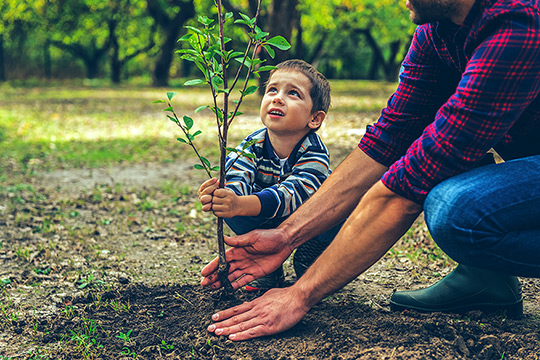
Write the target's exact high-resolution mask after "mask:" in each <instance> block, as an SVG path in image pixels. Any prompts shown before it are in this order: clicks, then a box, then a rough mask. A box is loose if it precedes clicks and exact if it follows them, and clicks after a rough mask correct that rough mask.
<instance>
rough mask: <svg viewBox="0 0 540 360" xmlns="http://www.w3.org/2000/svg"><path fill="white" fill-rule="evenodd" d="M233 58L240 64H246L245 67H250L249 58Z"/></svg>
mask: <svg viewBox="0 0 540 360" xmlns="http://www.w3.org/2000/svg"><path fill="white" fill-rule="evenodd" d="M234 60H236V61H238V62H239V63H240V64H244V66H246V67H250V66H251V60H250V59H247V58H246V60H245V61H242V60H244V59H243V58H242V59H239V58H236V59H234Z"/></svg>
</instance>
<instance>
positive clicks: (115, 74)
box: [109, 20, 122, 84]
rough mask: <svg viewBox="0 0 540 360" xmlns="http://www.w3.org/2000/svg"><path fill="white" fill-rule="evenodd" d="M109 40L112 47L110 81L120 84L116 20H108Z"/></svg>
mask: <svg viewBox="0 0 540 360" xmlns="http://www.w3.org/2000/svg"><path fill="white" fill-rule="evenodd" d="M109 41H110V43H111V47H112V54H111V81H112V83H113V84H120V74H121V72H122V62H121V61H120V45H119V44H118V37H117V36H116V21H114V20H110V21H109Z"/></svg>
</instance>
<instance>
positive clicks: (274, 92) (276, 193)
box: [199, 60, 339, 291]
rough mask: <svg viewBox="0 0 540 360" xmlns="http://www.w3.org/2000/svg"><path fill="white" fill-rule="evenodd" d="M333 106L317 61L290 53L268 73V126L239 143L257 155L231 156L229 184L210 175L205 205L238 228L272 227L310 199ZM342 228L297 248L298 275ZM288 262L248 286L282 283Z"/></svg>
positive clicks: (322, 175)
mask: <svg viewBox="0 0 540 360" xmlns="http://www.w3.org/2000/svg"><path fill="white" fill-rule="evenodd" d="M329 107H330V85H329V84H328V81H327V80H326V78H325V77H324V76H323V75H322V74H321V73H319V72H318V71H317V70H316V69H315V68H314V67H313V66H311V65H309V64H308V63H306V62H304V61H302V60H288V61H284V62H282V63H280V64H279V65H277V69H275V70H273V71H272V72H271V73H270V78H269V80H268V83H267V85H266V91H265V94H264V96H263V99H262V102H261V109H260V116H261V120H262V123H263V124H264V125H265V127H264V128H262V129H259V130H257V131H255V132H254V133H252V134H251V135H249V136H248V137H246V138H245V139H244V140H243V141H242V143H241V144H240V145H239V146H238V149H240V150H241V149H243V146H244V144H246V143H247V142H250V143H252V144H251V145H250V146H248V147H247V149H245V150H244V152H248V153H251V154H253V155H254V156H255V157H254V158H250V157H244V156H242V157H240V158H238V155H237V154H236V153H234V152H232V153H230V154H229V156H228V157H227V164H226V165H227V168H229V167H230V166H231V164H233V165H232V167H231V168H230V169H229V170H228V171H227V174H226V187H225V188H224V189H218V180H217V179H215V178H214V179H210V180H207V181H206V182H204V183H203V184H202V185H201V187H200V188H199V199H200V201H201V203H202V205H203V208H202V209H203V211H212V212H213V213H214V215H216V216H219V217H223V218H225V222H226V223H227V225H228V226H229V227H230V228H231V230H232V231H234V232H235V233H236V234H237V235H241V234H245V233H248V232H250V231H251V230H254V229H272V228H275V227H277V226H278V225H279V224H280V223H281V222H283V221H284V220H285V219H286V218H287V217H288V216H289V215H290V214H291V213H292V212H294V211H295V210H296V209H297V208H298V207H299V206H300V205H301V204H302V203H303V202H304V201H306V200H307V199H308V198H309V197H310V196H311V195H312V194H313V193H314V192H315V191H316V190H317V189H318V188H319V187H320V186H321V184H322V183H323V181H324V180H325V179H326V178H327V177H328V175H329V174H330V172H331V171H330V169H329V162H330V159H329V154H328V150H327V149H326V147H325V145H324V144H323V143H322V141H321V139H320V138H319V136H318V135H317V134H316V133H315V131H316V130H317V129H319V127H320V126H321V124H322V122H323V121H324V119H325V117H326V113H327V112H328V108H329ZM338 230H339V228H337V229H336V228H335V229H332V230H330V231H328V232H327V233H325V234H322V235H320V236H319V237H317V238H316V239H313V240H312V241H309V242H307V243H306V244H305V245H306V246H304V248H303V249H302V250H301V249H300V248H299V249H298V250H297V253H296V254H295V257H294V268H295V272H296V274H297V277H300V276H301V275H302V274H303V273H304V271H305V269H307V268H308V267H309V266H310V265H311V263H313V261H315V259H316V258H317V257H318V256H319V255H320V254H321V253H322V251H323V250H324V249H325V248H326V246H327V245H328V243H329V242H330V241H332V239H333V238H334V236H335V235H336V233H337V231H338ZM283 279H284V275H283V268H282V267H281V268H279V269H278V270H276V271H275V272H273V273H271V274H269V275H267V276H265V277H263V278H261V279H258V280H256V281H253V282H251V283H250V284H248V285H246V287H245V289H246V290H247V291H258V290H265V289H268V288H272V287H278V286H280V285H281V284H282V283H283Z"/></svg>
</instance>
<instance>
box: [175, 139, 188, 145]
mask: <svg viewBox="0 0 540 360" xmlns="http://www.w3.org/2000/svg"><path fill="white" fill-rule="evenodd" d="M176 140H178V141H180V142H181V143H183V144H187V143H188V142H187V141H186V140H185V139H182V138H176Z"/></svg>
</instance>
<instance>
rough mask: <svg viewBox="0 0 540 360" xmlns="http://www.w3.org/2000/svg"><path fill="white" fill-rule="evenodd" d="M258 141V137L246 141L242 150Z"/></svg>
mask: <svg viewBox="0 0 540 360" xmlns="http://www.w3.org/2000/svg"><path fill="white" fill-rule="evenodd" d="M256 142H257V140H256V139H253V140H249V141H246V142H245V143H244V145H242V150H245V149H247V148H248V147H250V146H251V145H253V144H255V143H256Z"/></svg>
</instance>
